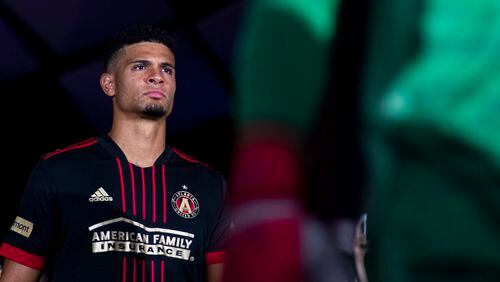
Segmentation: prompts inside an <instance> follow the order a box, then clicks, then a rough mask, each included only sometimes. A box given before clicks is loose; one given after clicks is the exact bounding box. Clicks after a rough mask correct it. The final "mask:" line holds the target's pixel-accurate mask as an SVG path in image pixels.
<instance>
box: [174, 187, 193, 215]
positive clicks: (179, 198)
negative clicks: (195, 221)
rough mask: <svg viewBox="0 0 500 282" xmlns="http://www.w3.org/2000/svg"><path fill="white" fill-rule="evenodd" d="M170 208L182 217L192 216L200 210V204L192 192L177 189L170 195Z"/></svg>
mask: <svg viewBox="0 0 500 282" xmlns="http://www.w3.org/2000/svg"><path fill="white" fill-rule="evenodd" d="M171 202H172V208H173V209H174V211H175V212H176V213H177V214H178V215H179V216H181V217H183V218H194V217H195V216H197V215H198V212H199V211H200V204H199V203H198V200H197V199H196V198H195V196H193V194H191V193H189V192H188V191H179V192H177V193H175V194H174V195H173V196H172V201H171Z"/></svg>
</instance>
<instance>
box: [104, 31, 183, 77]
mask: <svg viewBox="0 0 500 282" xmlns="http://www.w3.org/2000/svg"><path fill="white" fill-rule="evenodd" d="M140 42H156V43H160V44H163V45H165V46H167V47H168V48H169V49H170V51H172V53H174V55H175V52H174V40H173V38H172V37H171V36H170V34H169V33H168V32H167V31H166V30H164V29H161V28H158V27H154V26H152V25H146V24H142V25H136V26H132V27H130V28H127V29H125V30H124V31H122V32H120V33H118V34H116V36H114V37H112V38H111V40H109V41H108V43H107V46H106V50H105V52H104V57H103V62H104V69H105V70H108V69H109V67H110V65H111V64H112V63H113V62H114V60H115V59H116V57H117V55H118V53H119V51H120V50H121V49H122V48H123V47H126V46H128V45H132V44H135V43H140Z"/></svg>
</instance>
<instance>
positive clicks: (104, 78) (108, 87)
mask: <svg viewBox="0 0 500 282" xmlns="http://www.w3.org/2000/svg"><path fill="white" fill-rule="evenodd" d="M99 82H100V84H101V89H102V91H104V93H105V94H106V95H108V96H109V97H114V96H115V80H114V76H113V75H112V74H110V73H107V72H105V73H103V74H101V80H100V81H99Z"/></svg>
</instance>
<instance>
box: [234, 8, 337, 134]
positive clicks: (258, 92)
mask: <svg viewBox="0 0 500 282" xmlns="http://www.w3.org/2000/svg"><path fill="white" fill-rule="evenodd" d="M337 2H338V1H336V0H317V1H310V0H289V1H286V0H270V1H269V0H267V1H264V0H262V1H259V0H257V1H251V2H250V3H249V5H250V7H249V12H248V15H247V17H246V21H245V24H244V28H243V30H242V33H241V35H240V36H241V37H240V40H239V46H238V48H237V56H236V58H237V60H236V66H235V68H236V83H237V85H236V91H237V98H236V101H235V103H236V107H235V108H236V116H237V118H238V120H239V123H240V125H243V126H245V125H248V124H254V123H261V122H264V123H273V124H278V125H282V126H286V127H289V128H291V129H293V130H297V131H298V132H304V131H307V130H308V129H309V127H310V126H311V123H312V121H313V119H314V114H315V111H316V109H317V106H318V102H319V101H320V98H321V96H322V95H323V94H324V93H323V92H324V91H325V87H326V84H327V81H328V79H329V77H328V70H329V69H328V66H329V65H328V63H329V56H330V44H331V41H332V38H333V34H334V27H335V20H336V16H335V13H336V10H337Z"/></svg>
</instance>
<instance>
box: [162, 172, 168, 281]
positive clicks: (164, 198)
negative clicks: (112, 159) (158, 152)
mask: <svg viewBox="0 0 500 282" xmlns="http://www.w3.org/2000/svg"><path fill="white" fill-rule="evenodd" d="M161 180H162V188H163V223H167V180H166V178H165V165H161ZM162 263H163V261H162ZM162 281H163V280H162Z"/></svg>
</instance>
